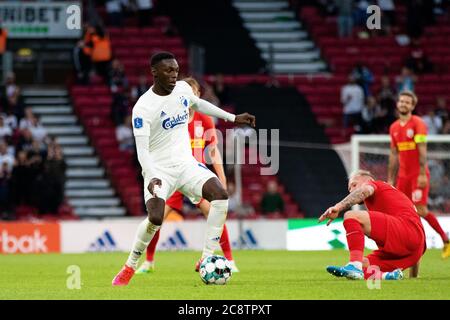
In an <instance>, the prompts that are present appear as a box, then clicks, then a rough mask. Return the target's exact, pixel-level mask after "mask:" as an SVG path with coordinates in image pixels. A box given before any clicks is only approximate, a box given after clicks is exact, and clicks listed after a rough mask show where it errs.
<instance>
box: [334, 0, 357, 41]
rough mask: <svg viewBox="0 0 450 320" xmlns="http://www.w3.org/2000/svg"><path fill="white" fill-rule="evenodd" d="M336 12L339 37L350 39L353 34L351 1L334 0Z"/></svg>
mask: <svg viewBox="0 0 450 320" xmlns="http://www.w3.org/2000/svg"><path fill="white" fill-rule="evenodd" d="M335 3H336V7H337V12H338V20H337V22H338V31H339V37H341V38H346V37H351V36H352V33H353V18H352V13H353V0H335Z"/></svg>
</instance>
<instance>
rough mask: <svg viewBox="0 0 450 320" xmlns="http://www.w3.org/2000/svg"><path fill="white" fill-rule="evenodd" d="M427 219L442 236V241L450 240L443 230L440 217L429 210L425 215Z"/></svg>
mask: <svg viewBox="0 0 450 320" xmlns="http://www.w3.org/2000/svg"><path fill="white" fill-rule="evenodd" d="M425 220H427V222H428V223H429V224H430V226H431V227H432V228H433V229H434V231H436V232H437V233H438V234H439V235H440V236H441V238H442V241H444V242H448V237H447V235H446V234H445V232H444V230H442V228H441V225H440V224H439V221H438V219H436V216H435V215H434V214H433V213H432V212H428V214H427V215H426V216H425Z"/></svg>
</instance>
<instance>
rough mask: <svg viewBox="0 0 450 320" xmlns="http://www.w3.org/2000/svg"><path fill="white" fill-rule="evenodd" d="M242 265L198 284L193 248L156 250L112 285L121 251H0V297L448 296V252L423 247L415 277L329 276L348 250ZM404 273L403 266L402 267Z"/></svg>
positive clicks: (267, 256)
mask: <svg viewBox="0 0 450 320" xmlns="http://www.w3.org/2000/svg"><path fill="white" fill-rule="evenodd" d="M234 256H235V260H236V262H237V264H238V266H239V268H240V270H241V272H240V273H235V274H233V276H232V279H231V281H230V282H229V283H228V284H227V285H225V286H213V285H205V284H203V283H202V282H201V280H200V278H199V275H198V273H196V272H194V271H193V268H194V263H195V261H196V259H197V258H198V257H199V252H193V251H182V252H180V251H178V252H158V253H157V254H156V259H157V263H156V271H155V272H154V273H152V274H148V275H135V276H134V278H133V279H132V281H131V282H130V285H129V286H128V287H112V286H111V280H112V278H113V277H114V275H115V274H116V273H117V272H118V271H119V269H120V268H121V266H122V264H123V263H124V261H125V259H126V257H127V254H125V253H86V254H48V255H1V256H0V275H1V276H0V299H1V300H4V299H153V300H164V299H170V300H196V299H202V300H215V299H217V300H219V299H220V300H222V299H230V300H231V299H237V300H259V299H270V300H277V299H287V300H300V299H370V300H373V299H450V259H448V260H445V261H443V260H441V258H440V251H438V250H428V251H427V252H426V254H425V256H424V258H423V259H422V264H421V275H420V278H418V279H408V278H406V279H405V280H403V281H382V282H381V288H380V289H372V290H370V289H368V286H367V283H366V282H365V281H349V280H346V279H341V278H335V277H333V276H331V275H329V274H328V273H327V272H326V271H325V267H326V266H327V265H329V264H338V265H341V264H344V263H345V262H346V259H347V256H348V253H347V252H346V251H345V250H334V251H320V252H319V251H313V252H296V251H247V250H242V251H235V252H234ZM70 265H77V266H79V267H80V270H81V289H79V290H77V289H72V290H70V289H68V288H67V285H66V282H67V279H68V277H69V276H70V275H69V274H68V273H67V268H68V266H70ZM406 274H407V272H406Z"/></svg>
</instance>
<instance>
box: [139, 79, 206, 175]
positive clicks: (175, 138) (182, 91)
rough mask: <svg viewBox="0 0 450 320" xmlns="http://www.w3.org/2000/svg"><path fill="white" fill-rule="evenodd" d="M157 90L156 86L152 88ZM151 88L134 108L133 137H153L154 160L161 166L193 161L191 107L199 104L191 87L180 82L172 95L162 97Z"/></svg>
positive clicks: (151, 154) (150, 147)
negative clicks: (190, 128) (190, 130)
mask: <svg viewBox="0 0 450 320" xmlns="http://www.w3.org/2000/svg"><path fill="white" fill-rule="evenodd" d="M152 88H153V87H152ZM152 88H150V89H149V90H148V91H147V92H146V93H144V94H143V95H142V96H141V97H140V98H139V100H138V101H137V102H136V104H135V106H134V107H133V134H134V136H135V137H137V136H148V137H150V146H149V150H150V158H151V160H152V164H155V165H158V166H164V167H167V166H174V165H178V164H181V163H183V162H188V161H192V160H193V159H194V160H195V158H194V157H193V156H192V151H191V145H190V139H189V131H188V122H189V107H190V106H191V105H192V104H193V103H197V102H198V98H197V97H196V96H195V95H194V92H193V91H192V88H191V86H190V85H189V84H188V83H187V82H185V81H177V83H176V86H175V88H174V89H173V91H172V93H171V94H169V95H167V96H159V95H157V94H156V93H154V92H153V90H152Z"/></svg>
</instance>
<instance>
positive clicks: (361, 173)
mask: <svg viewBox="0 0 450 320" xmlns="http://www.w3.org/2000/svg"><path fill="white" fill-rule="evenodd" d="M359 176H364V177H370V178H372V179H373V180H376V178H375V176H374V175H373V174H372V173H371V172H370V171H368V170H362V169H360V170H356V171H354V172H352V173H351V174H350V176H349V177H348V180H351V179H353V178H354V177H359Z"/></svg>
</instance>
